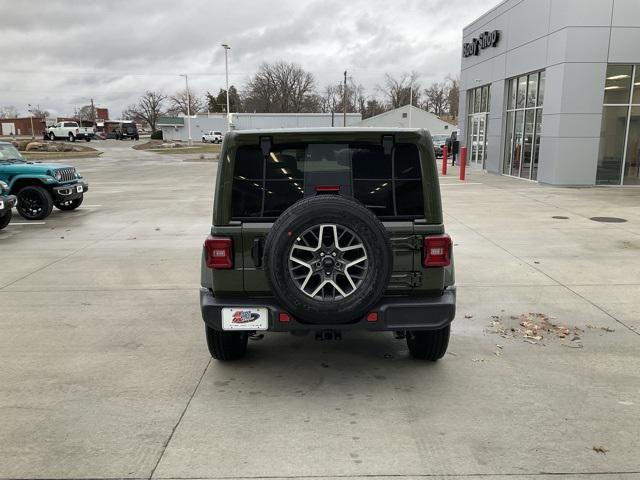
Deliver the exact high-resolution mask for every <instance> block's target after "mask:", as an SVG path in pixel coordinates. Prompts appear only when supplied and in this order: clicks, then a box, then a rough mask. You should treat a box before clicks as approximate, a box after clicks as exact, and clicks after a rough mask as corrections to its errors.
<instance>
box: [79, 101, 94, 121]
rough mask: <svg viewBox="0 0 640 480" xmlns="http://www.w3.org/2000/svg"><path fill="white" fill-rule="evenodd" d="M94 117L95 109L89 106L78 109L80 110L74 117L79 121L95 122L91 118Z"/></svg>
mask: <svg viewBox="0 0 640 480" xmlns="http://www.w3.org/2000/svg"><path fill="white" fill-rule="evenodd" d="M94 115H95V108H92V107H91V105H84V106H82V107H80V109H79V110H78V113H77V114H76V117H77V118H78V119H79V120H85V121H93V120H95V119H94V118H93V117H94Z"/></svg>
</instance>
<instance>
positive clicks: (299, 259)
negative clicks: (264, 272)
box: [289, 224, 368, 301]
mask: <svg viewBox="0 0 640 480" xmlns="http://www.w3.org/2000/svg"><path fill="white" fill-rule="evenodd" d="M341 243H342V245H341ZM367 269H368V261H367V251H366V250H365V248H364V245H363V243H362V240H361V239H360V237H358V235H356V234H355V233H354V232H353V231H352V230H351V229H349V228H347V227H344V226H342V225H335V224H324V225H315V226H313V227H311V228H309V229H307V230H306V231H305V232H303V233H302V234H301V235H299V236H298V237H297V238H296V240H295V241H294V243H293V245H292V246H291V252H290V254H289V273H290V274H291V278H293V281H294V282H295V283H296V285H297V286H298V288H299V289H300V290H302V291H303V292H304V293H305V294H306V295H308V296H309V297H311V298H313V299H315V300H319V301H335V300H340V299H342V298H346V297H348V296H349V295H351V294H353V293H354V292H355V291H356V290H357V289H358V287H360V286H361V285H362V279H363V278H364V276H365V274H366V273H367Z"/></svg>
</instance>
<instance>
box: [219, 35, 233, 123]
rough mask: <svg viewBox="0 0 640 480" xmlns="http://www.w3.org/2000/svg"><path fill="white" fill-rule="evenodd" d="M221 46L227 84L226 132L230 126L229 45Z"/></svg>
mask: <svg viewBox="0 0 640 480" xmlns="http://www.w3.org/2000/svg"><path fill="white" fill-rule="evenodd" d="M221 47H222V48H224V75H225V78H226V84H227V132H228V131H229V129H230V127H231V121H230V117H229V113H230V110H229V57H228V55H227V54H228V53H229V50H231V47H230V46H229V45H228V44H226V43H223V44H222V45H221Z"/></svg>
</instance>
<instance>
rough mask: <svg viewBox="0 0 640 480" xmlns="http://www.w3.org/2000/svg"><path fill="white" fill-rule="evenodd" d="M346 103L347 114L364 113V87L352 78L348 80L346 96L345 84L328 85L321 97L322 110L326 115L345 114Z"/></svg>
mask: <svg viewBox="0 0 640 480" xmlns="http://www.w3.org/2000/svg"><path fill="white" fill-rule="evenodd" d="M345 101H346V104H347V112H361V113H362V112H363V110H364V108H365V106H366V98H365V93H364V87H363V86H362V85H361V84H356V83H355V81H354V80H353V78H352V77H349V79H348V83H347V91H346V95H345V91H344V83H343V82H337V83H334V84H331V85H327V86H326V87H325V89H324V90H323V92H322V95H321V97H320V109H321V111H322V112H325V113H336V112H343V111H344V104H345Z"/></svg>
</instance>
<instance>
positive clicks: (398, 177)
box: [232, 143, 424, 220]
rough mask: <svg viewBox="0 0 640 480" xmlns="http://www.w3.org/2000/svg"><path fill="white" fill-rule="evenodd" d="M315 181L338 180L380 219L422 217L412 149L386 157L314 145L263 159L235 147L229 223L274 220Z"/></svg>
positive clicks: (282, 148) (366, 149) (279, 149)
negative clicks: (318, 179) (235, 220)
mask: <svg viewBox="0 0 640 480" xmlns="http://www.w3.org/2000/svg"><path fill="white" fill-rule="evenodd" d="M332 176H333V177H332ZM316 178H340V179H342V180H343V182H346V183H347V184H348V186H349V187H350V191H351V193H352V194H353V196H354V197H355V198H356V199H357V200H359V201H360V202H362V203H363V204H364V205H365V206H366V207H367V208H369V209H370V210H371V211H372V212H374V213H375V214H376V215H377V216H378V217H380V218H381V219H383V220H393V219H414V218H422V217H424V199H423V192H422V172H421V169H420V153H419V150H418V148H417V146H416V145H414V144H397V145H395V147H394V148H393V150H392V153H391V154H390V155H389V154H385V153H384V149H383V147H382V146H381V145H371V144H347V143H344V144H337V143H324V144H323V143H314V144H294V145H274V146H272V149H271V152H270V154H269V155H268V156H267V157H265V156H264V155H263V153H262V150H261V149H260V147H258V146H242V147H239V148H238V150H237V152H236V159H235V166H234V177H233V194H232V218H234V219H238V220H242V219H244V220H251V219H254V220H263V219H264V220H271V219H274V218H276V217H278V216H279V215H280V214H282V213H283V212H284V211H285V210H286V209H287V208H289V207H290V206H291V205H293V204H294V203H295V202H297V201H298V200H300V199H301V198H303V196H304V192H305V191H306V192H307V194H315V192H314V191H313V185H314V184H315V183H313V182H314V179H316ZM309 182H311V183H310V188H307V189H305V186H307V187H309V185H308V184H309ZM343 182H338V183H341V184H344V183H343ZM321 183H322V182H321ZM345 190H349V189H348V188H347V189H345Z"/></svg>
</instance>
